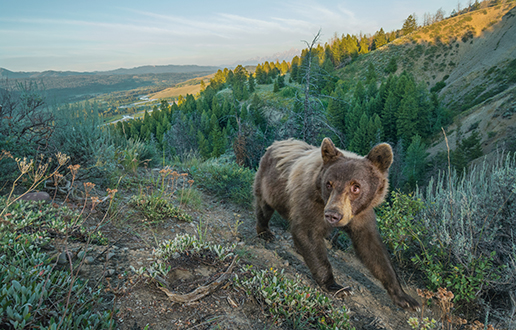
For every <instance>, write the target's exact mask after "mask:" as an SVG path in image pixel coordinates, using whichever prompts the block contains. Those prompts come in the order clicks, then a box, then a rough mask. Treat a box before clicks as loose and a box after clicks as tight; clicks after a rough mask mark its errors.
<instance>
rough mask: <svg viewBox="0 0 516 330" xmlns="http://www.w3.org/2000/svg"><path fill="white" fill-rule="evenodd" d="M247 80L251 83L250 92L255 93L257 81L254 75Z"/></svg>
mask: <svg viewBox="0 0 516 330" xmlns="http://www.w3.org/2000/svg"><path fill="white" fill-rule="evenodd" d="M247 82H248V85H249V93H250V94H253V93H254V91H255V88H256V83H255V81H254V76H253V75H252V74H250V75H249V78H248V80H247Z"/></svg>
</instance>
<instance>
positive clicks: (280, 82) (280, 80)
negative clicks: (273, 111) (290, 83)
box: [278, 75, 285, 89]
mask: <svg viewBox="0 0 516 330" xmlns="http://www.w3.org/2000/svg"><path fill="white" fill-rule="evenodd" d="M278 87H279V88H280V89H281V88H283V87H285V76H282V75H279V76H278Z"/></svg>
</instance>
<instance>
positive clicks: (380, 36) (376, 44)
mask: <svg viewBox="0 0 516 330" xmlns="http://www.w3.org/2000/svg"><path fill="white" fill-rule="evenodd" d="M386 44H387V36H386V35H385V32H384V31H383V28H380V30H379V31H378V32H376V33H375V35H374V37H373V46H372V49H373V50H374V49H378V48H380V47H382V46H383V45H386Z"/></svg>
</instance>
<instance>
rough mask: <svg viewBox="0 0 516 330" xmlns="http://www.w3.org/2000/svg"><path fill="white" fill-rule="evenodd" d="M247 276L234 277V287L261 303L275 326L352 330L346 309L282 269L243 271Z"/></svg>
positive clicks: (249, 269) (250, 269) (248, 269)
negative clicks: (242, 289)
mask: <svg viewBox="0 0 516 330" xmlns="http://www.w3.org/2000/svg"><path fill="white" fill-rule="evenodd" d="M244 271H246V272H247V274H248V275H247V276H241V277H238V276H237V277H236V278H235V282H236V284H237V285H239V286H241V287H242V288H244V289H245V290H246V292H247V294H249V295H254V296H255V297H256V298H257V299H258V300H260V301H262V302H263V303H264V304H265V305H266V306H267V307H268V310H269V313H271V314H272V315H273V316H274V317H275V321H276V322H278V323H281V322H286V323H287V324H288V325H289V326H291V327H292V328H294V329H307V328H317V329H351V325H350V324H349V316H348V315H347V313H346V310H345V309H340V308H336V307H334V306H333V304H332V301H331V299H329V298H328V297H327V296H325V295H324V294H323V293H321V292H320V291H318V290H315V289H312V288H310V287H307V286H305V285H303V284H302V283H301V280H300V278H299V276H298V277H296V278H294V279H290V278H288V277H287V276H286V275H285V274H284V273H283V270H282V271H281V272H278V271H277V270H276V269H272V268H271V269H270V270H269V269H267V270H261V271H257V270H254V269H252V268H247V269H244Z"/></svg>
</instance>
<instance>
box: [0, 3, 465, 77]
mask: <svg viewBox="0 0 516 330" xmlns="http://www.w3.org/2000/svg"><path fill="white" fill-rule="evenodd" d="M458 4H460V2H458V1H457V0H433V1H428V0H397V1H389V0H359V1H356V0H355V1H349V0H344V1H331V0H293V1H291V0H282V1H277V0H274V1H272V0H270V1H269V0H266V1H260V0H255V1H245V0H225V1H202V0H186V1H176V0H167V1H164V0H145V1H142V0H138V1H133V0H123V1H121V0H114V1H111V0H103V1H99V0H89V1H70V0H66V1H57V0H44V1H43V0H0V68H5V69H8V70H11V71H45V70H58V71H67V70H70V71H104V70H112V69H117V68H133V67H137V66H142V65H167V64H175V65H190V64H195V65H216V66H224V65H227V64H230V63H235V62H238V61H245V60H247V59H250V58H256V57H267V56H270V55H272V54H274V53H281V52H285V51H288V50H289V49H292V48H296V49H303V48H304V47H305V43H304V41H311V40H312V38H313V37H314V35H315V34H317V32H318V31H319V30H321V38H320V41H321V42H322V43H323V44H324V43H325V42H327V41H329V40H330V39H331V38H332V37H333V36H334V35H335V33H337V35H338V36H341V35H342V34H348V33H349V34H356V35H358V34H359V33H363V34H373V33H374V32H375V31H377V30H379V29H380V28H383V29H384V30H385V31H391V30H394V29H399V28H401V26H402V25H403V21H404V20H405V19H406V18H407V17H408V16H409V15H410V14H413V13H415V14H416V16H417V17H418V19H419V21H421V20H422V18H423V15H424V13H432V14H434V13H435V12H436V11H437V10H438V9H439V8H442V9H443V10H444V11H445V13H446V16H448V15H449V14H450V13H451V11H452V10H453V9H455V8H457V5H458ZM464 4H465V0H463V5H462V6H464Z"/></svg>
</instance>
